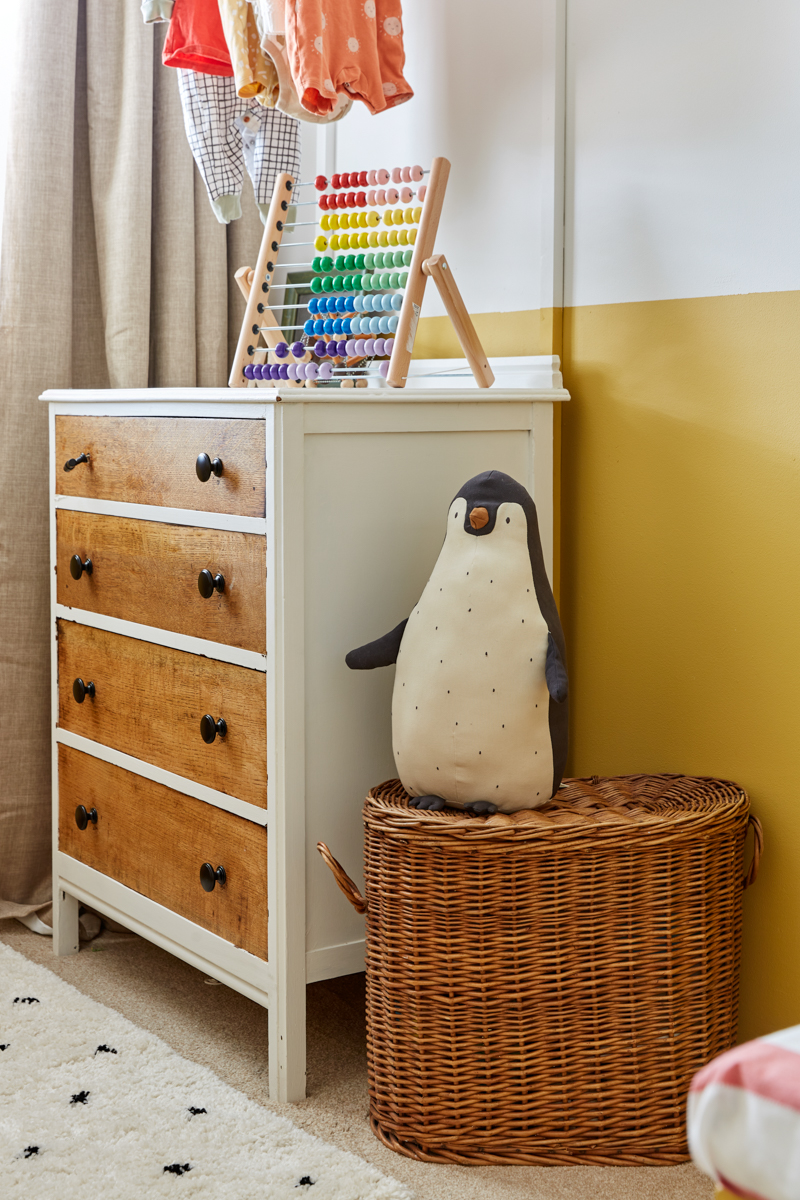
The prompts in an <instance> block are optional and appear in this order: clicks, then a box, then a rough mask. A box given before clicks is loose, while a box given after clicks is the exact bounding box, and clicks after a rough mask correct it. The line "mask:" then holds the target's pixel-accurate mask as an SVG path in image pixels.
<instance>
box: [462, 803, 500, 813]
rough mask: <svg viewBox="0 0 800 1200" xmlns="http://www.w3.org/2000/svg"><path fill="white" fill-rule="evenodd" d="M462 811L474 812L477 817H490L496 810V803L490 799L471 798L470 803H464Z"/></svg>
mask: <svg viewBox="0 0 800 1200" xmlns="http://www.w3.org/2000/svg"><path fill="white" fill-rule="evenodd" d="M464 812H472V813H475V815H476V816H478V817H491V816H492V815H493V814H494V813H496V812H497V805H496V804H492V802H491V801H490V800H473V802H472V804H465V805H464Z"/></svg>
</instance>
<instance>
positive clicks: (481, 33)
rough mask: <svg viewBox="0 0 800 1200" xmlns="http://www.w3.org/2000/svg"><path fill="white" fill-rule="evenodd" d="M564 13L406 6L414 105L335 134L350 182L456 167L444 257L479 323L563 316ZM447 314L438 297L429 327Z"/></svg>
mask: <svg viewBox="0 0 800 1200" xmlns="http://www.w3.org/2000/svg"><path fill="white" fill-rule="evenodd" d="M555 7H557V5H556V4H554V0H497V2H496V3H494V4H491V5H490V4H489V3H487V2H486V0H484V2H483V3H480V4H476V3H471V4H465V3H464V0H436V2H435V3H432V2H431V0H404V4H403V21H404V27H405V50H406V78H407V79H408V81H409V83H410V84H411V86H412V87H413V89H414V92H415V95H414V98H413V99H412V100H410V101H409V102H408V103H406V104H404V105H400V106H398V107H397V108H395V109H392V110H390V111H388V112H384V113H379V114H378V115H377V116H374V117H373V116H371V115H370V114H369V112H368V110H367V109H366V107H365V106H364V105H362V104H360V103H357V104H355V105H354V106H353V109H352V111H351V112H350V113H349V114H348V116H347V117H345V118H344V119H343V120H342V121H341V122H339V123H338V124H337V125H336V126H335V128H336V154H335V158H336V169H337V170H339V171H347V170H366V169H369V168H372V167H380V166H384V167H387V168H389V169H391V167H393V166H403V165H405V164H413V163H420V164H421V165H422V166H424V167H427V166H429V165H430V161H431V159H432V158H433V157H434V156H436V155H444V156H445V157H446V158H449V159H450V161H451V163H452V172H451V175H450V183H449V186H448V193H447V199H446V201H445V207H444V213H443V218H442V223H441V226H440V234H439V237H438V239H437V244H436V249H437V250H438V251H440V252H443V253H446V254H447V256H448V259H449V260H450V263H451V265H452V267H453V270H454V272H456V273H457V274H456V278H457V281H458V284H459V287H460V288H461V290H462V293H463V295H464V298H465V301H466V304H467V307H468V308H469V309H471V311H473V312H495V311H513V310H516V309H530V308H537V307H539V306H540V305H542V304H544V305H545V306H548V305H549V304H552V299H549V300H548V299H547V297H548V295H549V294H550V293H551V292H552V287H553V284H552V262H551V259H552V203H553V199H552V188H553V180H552V156H553V149H552V137H553V133H552V122H553V113H552V101H553V95H554V86H553V80H552V75H553V71H554V66H553V61H552V49H551V43H552V38H553V31H552V23H553V21H552V16H551V14H552V11H553V10H554V8H555ZM548 188H549V189H550V193H549V194H548ZM548 205H549V208H548ZM548 213H550V214H551V215H550V216H549V217H548ZM548 223H549V224H548ZM543 230H544V232H543ZM548 231H549V236H550V243H549V244H548ZM543 239H544V250H543ZM543 253H544V258H545V268H546V269H544V270H543V264H542V258H543ZM543 280H544V284H543ZM543 288H544V291H543V290H542V289H543ZM548 289H549V292H548ZM543 296H544V299H543V298H542V297H543ZM443 311H444V309H443V308H442V307H441V304H440V301H439V298H438V296H437V295H435V289H433V288H429V289H428V291H427V293H426V299H425V308H424V310H423V315H424V316H432V315H438V314H440V313H442V312H443Z"/></svg>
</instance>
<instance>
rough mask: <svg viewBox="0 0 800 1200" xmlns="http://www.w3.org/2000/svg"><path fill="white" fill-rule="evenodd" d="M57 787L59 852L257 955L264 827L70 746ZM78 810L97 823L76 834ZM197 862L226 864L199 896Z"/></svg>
mask: <svg viewBox="0 0 800 1200" xmlns="http://www.w3.org/2000/svg"><path fill="white" fill-rule="evenodd" d="M58 786H59V821H58V847H59V850H63V852H64V853H65V854H69V855H70V856H71V857H72V858H76V859H78V861H79V862H82V863H86V865H87V866H89V867H94V869H95V870H97V871H102V872H103V874H104V875H109V876H111V878H112V879H116V880H118V881H119V882H120V883H124V884H125V886H126V887H129V888H132V889H133V890H134V891H136V892H140V893H141V894H142V895H143V896H148V897H149V898H150V899H151V900H155V901H156V903H158V904H161V905H163V906H164V907H165V908H169V909H171V910H172V911H173V912H176V913H179V914H180V916H182V917H187V918H188V919H189V920H190V921H195V922H196V923H197V924H198V925H202V926H203V928H204V929H208V930H210V931H211V932H212V933H216V934H219V936H220V937H223V938H225V940H226V941H228V942H233V944H234V945H235V946H241V947H242V949H244V950H247V951H249V953H250V954H256V955H257V956H258V957H259V958H263V959H266V957H267V834H266V830H265V829H263V828H262V827H261V826H260V825H254V824H253V823H252V822H251V821H244V820H242V818H241V817H235V816H234V815H233V814H232V813H228V812H225V811H223V809H220V808H214V807H213V806H212V805H210V804H204V803H203V802H202V801H201V800H194V799H192V798H191V797H190V796H183V795H181V793H180V792H175V791H173V790H172V789H171V788H168V787H164V786H163V785H162V784H160V783H153V782H152V781H151V780H149V779H143V778H142V777H141V776H139V775H133V774H132V773H131V772H130V771H123V770H122V768H121V767H115V766H112V765H111V764H110V763H106V762H102V761H101V760H100V759H99V758H92V757H91V755H89V754H82V753H81V752H80V751H79V750H73V749H71V748H70V747H69V746H59V748H58ZM79 804H82V805H83V806H84V807H85V808H86V809H87V810H91V809H92V808H95V809H96V810H97V824H96V825H93V824H91V822H90V823H89V824H88V825H87V827H86V829H84V830H80V829H79V828H78V826H77V824H76V822H75V809H76V808H77V806H78V805H79ZM205 862H209V863H211V865H212V867H213V868H214V869H215V870H216V868H217V867H218V866H223V867H224V868H225V874H226V876H227V879H226V883H225V886H224V887H220V886H219V885H217V886H216V887H215V888H214V890H213V892H205V891H203V888H202V887H201V886H200V867H201V866H202V864H203V863H205Z"/></svg>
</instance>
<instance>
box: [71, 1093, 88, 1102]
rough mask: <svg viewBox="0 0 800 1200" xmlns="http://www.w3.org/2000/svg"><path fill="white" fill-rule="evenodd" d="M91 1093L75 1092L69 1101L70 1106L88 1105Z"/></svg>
mask: <svg viewBox="0 0 800 1200" xmlns="http://www.w3.org/2000/svg"><path fill="white" fill-rule="evenodd" d="M90 1096H91V1092H76V1093H75V1095H74V1096H73V1097H72V1099H71V1100H70V1104H88V1103H89V1097H90Z"/></svg>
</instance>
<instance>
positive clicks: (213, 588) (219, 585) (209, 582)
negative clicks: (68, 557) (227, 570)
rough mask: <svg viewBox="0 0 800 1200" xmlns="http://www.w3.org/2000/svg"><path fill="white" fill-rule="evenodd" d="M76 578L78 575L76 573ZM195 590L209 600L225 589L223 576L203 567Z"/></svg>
mask: <svg viewBox="0 0 800 1200" xmlns="http://www.w3.org/2000/svg"><path fill="white" fill-rule="evenodd" d="M75 578H76V579H77V578H78V576H77V575H76V576H75ZM197 590H198V592H199V593H200V595H201V596H202V597H203V599H204V600H210V599H211V597H212V596H213V595H214V592H219V593H220V595H222V593H223V592H224V591H225V576H224V575H212V574H211V572H210V571H209V570H208V568H207V567H204V568H203V570H202V571H201V572H200V574H199V575H198V576H197Z"/></svg>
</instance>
